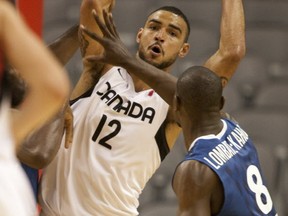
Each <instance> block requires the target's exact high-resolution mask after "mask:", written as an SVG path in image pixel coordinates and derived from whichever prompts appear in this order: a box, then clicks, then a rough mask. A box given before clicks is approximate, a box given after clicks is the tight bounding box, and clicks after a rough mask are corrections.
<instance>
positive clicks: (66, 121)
mask: <svg viewBox="0 0 288 216" xmlns="http://www.w3.org/2000/svg"><path fill="white" fill-rule="evenodd" d="M48 47H49V48H50V50H51V51H52V53H53V54H54V55H55V56H56V57H57V59H58V60H59V61H60V63H61V64H62V65H65V64H66V63H67V62H68V61H69V60H70V59H71V57H72V56H73V55H74V53H75V52H76V51H77V49H78V47H79V43H78V25H75V26H72V27H71V28H70V29H69V30H68V31H66V32H65V33H64V34H63V35H61V36H60V37H59V38H57V39H56V40H55V41H54V42H52V43H51V44H50V45H49V46H48ZM64 131H66V133H65V147H66V148H68V147H69V146H70V144H71V143H72V139H73V115H72V114H71V109H70V107H69V106H67V104H66V105H65V104H63V108H62V110H60V112H59V113H58V114H57V115H55V117H54V118H52V119H51V120H50V121H49V122H47V123H46V124H45V125H43V126H42V127H41V128H39V129H38V130H36V131H35V132H33V133H32V134H30V136H28V137H27V138H26V139H25V141H24V143H23V144H22V145H20V147H19V148H18V149H17V157H18V159H19V160H20V161H21V162H22V163H24V164H26V165H28V166H30V167H32V168H35V169H42V168H44V167H45V166H47V165H48V164H49V163H50V162H51V161H52V159H53V158H54V157H55V155H56V153H57V152H58V149H59V147H60V144H61V140H62V136H63V133H64Z"/></svg>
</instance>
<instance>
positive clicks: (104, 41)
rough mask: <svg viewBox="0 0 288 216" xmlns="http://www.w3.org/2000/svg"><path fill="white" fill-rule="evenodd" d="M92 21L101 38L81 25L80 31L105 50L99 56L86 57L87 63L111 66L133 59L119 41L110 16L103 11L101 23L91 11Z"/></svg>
mask: <svg viewBox="0 0 288 216" xmlns="http://www.w3.org/2000/svg"><path fill="white" fill-rule="evenodd" d="M92 13H93V16H94V19H95V21H96V23H97V24H98V26H99V28H100V30H101V32H102V34H103V36H100V35H98V34H97V33H94V32H91V31H89V30H88V29H87V28H86V27H85V26H83V25H81V26H80V29H81V30H82V32H83V33H85V34H86V35H88V36H89V37H90V38H92V39H93V40H95V41H97V42H99V43H100V44H101V45H102V46H103V47H104V49H105V51H104V53H102V54H101V55H95V56H87V57H86V60H87V61H97V62H101V63H107V64H111V65H118V66H119V65H122V64H123V63H124V62H125V61H127V59H129V58H135V57H133V56H132V55H131V53H130V52H129V51H128V49H127V47H126V46H125V45H124V43H123V42H122V41H121V39H120V37H119V35H118V32H117V30H116V27H115V25H114V22H113V19H112V14H111V13H109V14H108V13H107V12H106V11H105V10H103V18H104V23H103V22H102V21H101V19H100V18H99V16H98V15H97V13H96V11H95V10H93V11H92Z"/></svg>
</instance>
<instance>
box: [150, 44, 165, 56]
mask: <svg viewBox="0 0 288 216" xmlns="http://www.w3.org/2000/svg"><path fill="white" fill-rule="evenodd" d="M149 49H150V50H151V53H152V55H153V56H160V55H163V50H162V48H161V46H160V45H159V44H153V45H152V46H150V47H149Z"/></svg>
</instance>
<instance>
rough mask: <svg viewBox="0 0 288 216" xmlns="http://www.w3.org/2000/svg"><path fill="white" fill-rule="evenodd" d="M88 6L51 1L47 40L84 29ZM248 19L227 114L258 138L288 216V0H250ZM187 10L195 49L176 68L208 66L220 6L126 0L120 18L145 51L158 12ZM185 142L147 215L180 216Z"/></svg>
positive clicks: (76, 67) (150, 199) (152, 192)
mask: <svg viewBox="0 0 288 216" xmlns="http://www.w3.org/2000/svg"><path fill="white" fill-rule="evenodd" d="M80 2H81V1H80V0H45V1H44V25H43V28H44V29H43V37H44V40H45V42H46V43H50V42H52V41H53V40H54V39H55V38H56V37H58V36H59V35H60V34H62V33H63V32H64V31H65V30H66V29H68V28H69V27H70V26H72V25H74V24H76V23H78V19H79V6H80ZM243 3H244V9H245V15H246V42H247V54H246V57H245V59H244V60H243V61H242V63H241V64H240V66H239V68H238V69H237V71H236V74H235V75H234V77H233V78H232V80H231V82H230V83H229V84H228V86H227V87H226V88H225V90H224V96H225V97H226V106H225V108H224V110H225V111H227V112H228V113H230V114H231V115H232V116H234V117H235V118H236V119H237V120H238V122H240V124H241V125H242V127H243V128H244V129H246V131H247V132H248V134H250V137H252V139H253V140H254V143H255V144H256V147H257V149H258V151H259V156H260V160H261V163H262V168H263V171H264V174H265V175H266V179H267V183H268V187H269V190H270V192H271V196H272V199H273V201H274V204H275V206H276V209H277V211H278V213H279V214H278V215H279V216H282V215H288V202H287V199H286V197H287V195H288V188H287V187H288V186H287V184H288V176H287V175H288V174H287V148H288V13H287V11H288V0H249V1H243ZM164 5H174V6H177V7H178V8H180V9H181V10H182V11H183V12H184V13H185V14H186V15H187V17H188V18H189V20H190V23H191V35H190V39H189V43H190V44H191V51H190V54H189V55H188V57H186V58H185V59H183V60H179V61H178V62H177V63H176V65H175V67H174V70H173V74H174V75H176V76H178V75H179V73H181V72H183V71H184V70H185V69H186V68H187V67H189V66H191V65H195V64H202V63H203V62H204V61H205V60H206V59H207V58H208V57H209V56H210V55H212V54H213V53H214V52H215V51H216V50H217V48H218V42H219V36H220V35H219V25H220V16H221V1H220V0H177V1H176V0H118V1H116V6H115V9H114V12H113V17H114V20H115V23H116V26H117V29H118V31H119V33H120V36H121V38H122V40H123V41H124V43H125V44H126V45H127V46H128V48H129V49H130V50H131V51H132V52H135V51H136V49H137V46H136V42H135V37H136V32H137V30H138V29H139V28H140V27H142V26H143V24H144V21H145V19H146V17H147V15H148V14H149V12H151V11H152V10H153V9H156V8H158V7H160V6H164ZM66 67H67V69H68V71H69V74H70V77H71V81H72V82H73V84H75V83H76V81H77V79H78V77H79V75H80V72H81V69H82V64H81V58H80V54H79V52H78V53H77V54H76V55H75V56H74V57H73V59H72V60H71V61H70V62H69V64H68V65H67V66H66ZM183 144H184V142H183V137H182V136H180V137H179V139H178V141H177V144H176V146H175V148H174V149H173V150H172V152H171V154H170V155H168V156H167V158H166V159H165V161H164V162H163V163H162V165H161V167H160V169H159V170H158V171H157V173H156V174H155V175H154V177H153V178H152V179H151V180H150V181H149V183H148V185H147V187H146V188H145V190H144V191H143V194H142V195H141V197H140V207H139V211H140V215H143V216H152V215H155V216H162V215H165V216H166V215H175V213H176V209H177V200H176V197H175V195H174V192H173V190H172V188H171V179H172V176H173V173H174V169H175V167H176V165H177V164H178V163H179V162H180V161H181V160H182V159H183V157H184V155H185V149H184V145H183Z"/></svg>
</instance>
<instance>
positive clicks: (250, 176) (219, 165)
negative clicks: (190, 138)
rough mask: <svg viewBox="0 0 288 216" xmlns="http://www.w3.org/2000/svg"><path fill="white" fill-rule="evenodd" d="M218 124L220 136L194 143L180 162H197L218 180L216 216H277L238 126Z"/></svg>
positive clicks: (254, 155) (249, 145)
mask: <svg viewBox="0 0 288 216" xmlns="http://www.w3.org/2000/svg"><path fill="white" fill-rule="evenodd" d="M222 121H223V125H224V127H223V129H222V131H221V133H219V134H218V135H216V136H215V135H208V136H203V137H200V138H198V139H196V140H195V141H194V142H193V143H192V145H191V147H190V149H189V152H188V154H187V155H186V156H185V159H184V160H197V161H200V162H201V163H204V164H206V165H207V166H209V167H210V168H211V169H212V170H213V171H214V172H215V173H216V174H217V175H218V177H219V178H220V180H221V182H222V185H223V188H224V197H225V198H224V203H223V206H222V209H221V211H220V213H219V214H218V215H219V216H228V215H229V216H232V215H233V216H244V215H245V216H246V215H247V216H248V215H249V216H251V215H271V216H275V215H277V213H276V210H275V208H274V205H273V202H272V199H271V196H270V194H269V192H268V189H267V187H266V185H265V180H264V178H263V175H262V172H261V167H260V163H259V159H258V155H257V151H256V149H255V147H254V144H253V143H252V141H251V139H250V138H249V136H248V135H247V133H246V132H245V131H244V130H242V128H240V126H239V125H238V124H235V123H234V122H232V121H229V120H226V119H225V120H224V119H223V120H222Z"/></svg>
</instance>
